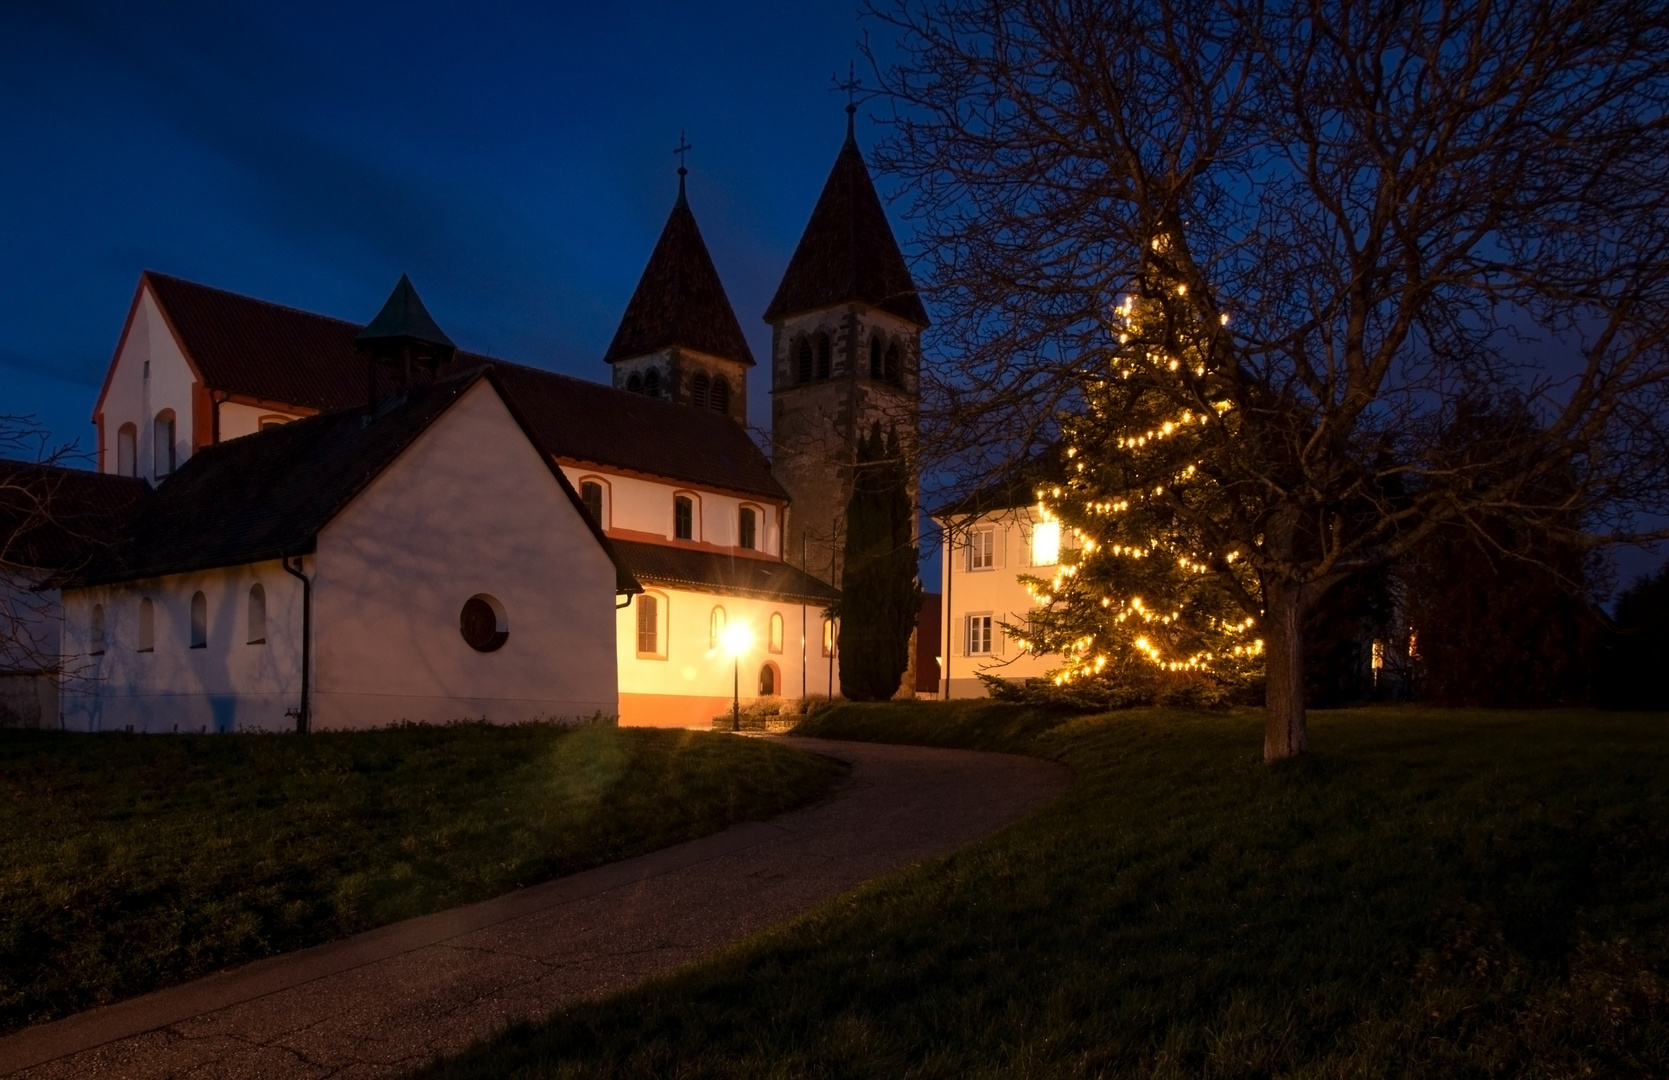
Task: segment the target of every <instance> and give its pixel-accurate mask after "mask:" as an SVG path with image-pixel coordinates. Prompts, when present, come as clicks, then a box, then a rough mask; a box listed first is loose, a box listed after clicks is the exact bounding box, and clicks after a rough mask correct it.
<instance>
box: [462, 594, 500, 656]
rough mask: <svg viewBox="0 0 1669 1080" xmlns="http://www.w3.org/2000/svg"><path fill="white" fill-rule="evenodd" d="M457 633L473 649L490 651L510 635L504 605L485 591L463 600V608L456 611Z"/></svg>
mask: <svg viewBox="0 0 1669 1080" xmlns="http://www.w3.org/2000/svg"><path fill="white" fill-rule="evenodd" d="M458 633H460V634H462V635H463V636H464V641H466V642H467V643H468V644H469V647H470V648H472V649H474V650H475V651H477V652H492V651H493V650H494V649H496V648H498V647H499V646H500V645H503V644H504V643H505V641H506V640H508V639H509V637H510V628H509V625H508V624H507V623H506V622H505V621H504V605H503V604H500V603H499V602H498V601H497V600H495V599H493V598H492V597H490V596H488V595H486V594H485V593H477V594H476V595H474V596H472V597H470V598H469V599H468V600H465V601H464V610H463V611H461V612H459V613H458Z"/></svg>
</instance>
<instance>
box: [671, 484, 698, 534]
mask: <svg viewBox="0 0 1669 1080" xmlns="http://www.w3.org/2000/svg"><path fill="white" fill-rule="evenodd" d="M672 535H673V537H674V538H676V539H678V540H694V539H695V503H694V502H693V501H692V500H691V499H690V497H689V496H688V495H677V496H674V497H673V500H672Z"/></svg>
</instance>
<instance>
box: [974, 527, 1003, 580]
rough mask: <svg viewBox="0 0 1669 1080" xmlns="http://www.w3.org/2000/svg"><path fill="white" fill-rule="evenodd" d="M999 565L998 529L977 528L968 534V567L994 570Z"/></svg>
mask: <svg viewBox="0 0 1669 1080" xmlns="http://www.w3.org/2000/svg"><path fill="white" fill-rule="evenodd" d="M996 565H997V530H996V529H994V528H986V529H975V530H974V531H973V532H972V533H970V534H969V536H968V569H969V570H993V569H995V568H996Z"/></svg>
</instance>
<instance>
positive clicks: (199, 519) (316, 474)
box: [78, 368, 638, 592]
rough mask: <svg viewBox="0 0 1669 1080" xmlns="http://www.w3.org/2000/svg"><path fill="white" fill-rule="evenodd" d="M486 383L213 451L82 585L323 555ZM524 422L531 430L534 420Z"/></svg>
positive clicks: (463, 384) (444, 388) (313, 420)
mask: <svg viewBox="0 0 1669 1080" xmlns="http://www.w3.org/2000/svg"><path fill="white" fill-rule="evenodd" d="M483 379H486V380H488V381H490V382H492V383H493V385H494V386H495V388H496V387H497V386H498V383H497V380H496V379H495V378H494V377H493V375H492V372H491V371H490V369H487V368H477V369H476V370H474V371H469V372H464V373H462V374H458V375H454V376H452V377H450V378H446V379H442V380H440V381H438V382H435V383H433V384H431V385H429V386H425V387H420V388H418V389H416V390H413V391H411V392H410V393H408V394H405V395H401V396H391V397H389V398H385V399H384V400H383V401H381V402H379V403H378V404H377V405H376V406H374V407H372V406H360V407H359V408H355V409H343V410H339V411H335V412H328V413H323V414H321V415H319V416H313V417H308V418H307V419H305V420H297V421H294V422H292V423H288V424H282V425H279V426H277V427H271V428H267V429H266V430H264V431H260V432H258V433H256V434H254V435H247V436H244V437H243V438H241V439H233V440H231V441H230V442H224V443H219V444H217V445H215V446H209V447H204V448H203V449H202V450H199V451H198V452H197V453H196V454H194V455H192V457H191V458H190V460H188V461H187V462H186V463H185V464H184V465H182V466H181V467H180V468H179V470H178V471H177V472H175V473H174V474H173V475H172V476H169V477H168V478H167V479H166V480H164V481H163V482H162V483H161V484H160V485H158V487H157V489H156V490H155V492H154V493H152V495H151V496H150V497H149V498H148V499H147V500H145V504H144V506H143V507H142V509H141V510H140V512H139V513H138V514H137V515H136V516H135V517H134V518H133V520H132V522H131V525H130V527H129V530H128V532H129V535H128V537H127V538H126V540H125V541H124V542H123V543H120V544H117V545H115V546H113V547H111V548H108V549H105V550H101V551H99V552H96V553H95V554H94V556H93V557H92V559H91V560H89V564H88V566H87V568H86V569H85V570H84V571H83V572H82V573H81V574H80V575H78V580H79V581H81V582H82V583H84V584H98V583H101V582H108V581H127V580H132V579H135V578H144V577H156V576H158V575H161V574H176V573H184V572H187V571H191V570H205V569H210V568H213V567H217V566H235V565H239V564H242V563H248V562H256V561H259V560H265V559H276V558H279V557H281V556H284V555H299V554H302V553H304V552H309V551H312V550H313V548H314V544H315V542H316V540H317V538H318V534H319V531H320V530H321V529H323V528H324V527H325V525H326V524H328V523H329V522H330V521H331V519H333V518H334V517H335V516H336V515H337V514H338V513H340V512H341V511H342V509H343V508H344V507H346V506H347V505H348V503H349V502H351V501H352V500H353V499H354V498H355V497H356V496H357V495H358V494H359V493H360V492H361V491H363V490H364V489H365V488H366V487H367V486H368V485H369V484H370V483H371V481H372V480H374V479H376V477H377V476H379V475H380V474H381V473H382V471H383V470H384V469H386V468H387V467H388V466H389V465H390V464H391V463H392V462H393V461H394V460H395V459H396V458H397V457H399V455H400V453H401V452H402V451H404V450H405V449H406V448H407V447H408V446H410V445H411V444H412V443H413V442H415V441H416V440H417V439H418V437H419V436H421V435H422V434H423V432H424V431H426V430H428V428H429V426H430V425H431V424H433V423H434V422H435V420H436V419H438V418H439V417H440V416H441V415H442V414H443V413H445V412H446V410H447V409H449V408H450V407H451V406H452V404H453V402H455V401H457V400H458V399H459V398H460V397H462V396H463V394H464V393H465V392H466V391H468V390H469V389H470V388H471V387H472V386H474V385H476V383H478V382H480V381H481V380H483ZM501 396H504V395H502V394H501ZM506 403H507V404H508V405H509V406H510V408H511V411H512V413H515V412H516V411H517V410H516V408H515V404H514V402H511V401H509V400H508V399H507V400H506ZM517 419H518V421H519V422H521V423H522V424H523V426H524V428H525V427H526V421H525V418H523V417H521V416H520V415H518V416H517ZM551 471H552V473H553V474H554V475H555V476H556V477H557V480H558V481H559V482H560V483H561V485H562V487H563V490H564V491H565V492H566V493H567V495H568V498H569V500H570V501H571V502H572V503H573V505H574V507H575V508H576V509H577V510H579V511H580V512H581V514H582V517H583V520H585V521H586V523H587V524H588V525H589V526H590V528H591V531H592V534H593V535H594V536H595V537H596V538H597V542H598V543H599V544H600V545H601V546H602V547H603V550H605V551H607V552H608V553H609V556H610V558H612V559H613V560H614V563H615V568H616V581H617V587H618V588H619V589H620V590H622V591H628V592H636V591H638V587H637V584H636V582H635V581H634V580H633V579H632V576H631V573H630V571H628V570H627V569H626V568H625V566H624V564H623V563H622V562H621V560H620V559H619V557H618V555H616V553H615V552H614V550H613V547H612V545H611V544H610V543H609V541H608V540H607V539H606V538H605V537H604V536H603V534H602V533H601V532H600V531H599V530H598V529H597V527H596V525H595V524H594V523H592V522H591V517H590V515H589V514H587V513H585V510H584V504H582V503H581V502H580V500H579V496H578V495H577V494H576V493H575V492H574V490H573V488H572V487H571V486H570V485H569V484H568V482H567V480H566V479H565V478H563V476H562V474H561V472H560V470H558V469H556V468H555V467H554V466H551Z"/></svg>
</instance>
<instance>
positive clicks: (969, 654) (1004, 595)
mask: <svg viewBox="0 0 1669 1080" xmlns="http://www.w3.org/2000/svg"><path fill="white" fill-rule="evenodd" d="M941 524H943V522H941ZM982 532H989V534H990V537H991V540H990V547H989V548H988V549H986V548H981V549H980V550H981V553H982V554H983V552H984V551H985V550H989V551H990V561H991V563H992V564H993V565H991V566H990V567H984V566H974V565H972V563H973V562H974V561H976V560H971V559H970V558H969V552H970V547H971V546H972V545H973V544H974V543H975V540H974V537H975V536H977V535H978V534H979V533H982ZM941 543H942V545H943V547H942V554H943V558H942V560H941V561H942V564H943V568H942V569H941V571H940V578H939V581H940V592H941V594H942V595H943V596H944V597H945V599H944V601H943V608H942V609H943V611H944V613H945V615H944V618H945V625H944V627H943V628H942V629H941V634H942V635H943V636H942V637H941V640H942V641H943V642H944V643H945V646H944V647H945V649H946V653H945V656H944V659H943V661H942V663H941V667H940V670H941V671H944V670H947V669H948V686H949V694H950V696H951V697H953V698H966V697H985V696H987V695H986V689H985V684H984V683H983V682H981V681H980V679H979V673H980V672H983V673H985V674H988V675H995V676H998V677H1000V678H1005V679H1029V678H1037V677H1040V676H1042V675H1044V674H1047V673H1048V672H1049V671H1051V670H1053V669H1055V668H1057V667H1059V666H1060V657H1058V656H1049V655H1045V656H1035V655H1033V654H1032V653H1030V652H1028V651H1026V650H1025V649H1022V648H1021V647H1020V646H1019V645H1018V644H1017V643H1016V642H1014V641H1012V640H1011V639H1010V638H1009V636H1008V635H1007V634H1005V633H1003V631H1002V628H1001V627H1000V626H999V625H998V624H999V623H1004V622H1006V623H1009V624H1010V625H1014V626H1023V625H1025V622H1026V619H1027V615H1028V613H1029V612H1030V611H1031V610H1032V608H1033V607H1034V604H1033V602H1032V598H1031V594H1030V593H1028V592H1027V591H1026V587H1025V586H1024V585H1022V584H1021V583H1020V575H1022V574H1029V575H1033V576H1037V577H1045V578H1046V577H1049V576H1050V575H1051V574H1053V573H1054V568H1055V566H1056V565H1058V563H1059V557H1058V555H1056V556H1055V558H1053V559H1052V560H1050V561H1047V562H1038V561H1037V559H1038V556H1039V555H1040V554H1041V555H1042V556H1043V557H1044V558H1048V548H1049V545H1048V544H1047V543H1045V544H1043V545H1042V546H1041V548H1040V547H1039V545H1038V543H1037V520H1036V516H1035V514H1034V512H1033V511H1032V510H1030V509H1019V510H1005V511H1002V512H1000V513H993V514H986V515H984V516H983V517H981V518H979V519H978V520H977V521H974V522H971V523H970V522H967V521H958V522H957V524H956V544H955V547H954V549H953V548H952V547H951V546H950V544H949V541H948V539H947V540H945V541H942V542H941ZM1057 550H1058V545H1057ZM977 561H981V562H983V561H984V560H983V559H980V560H977ZM987 617H989V618H990V620H991V625H990V644H989V651H982V650H984V648H985V645H986V642H985V635H984V633H983V625H981V627H980V631H981V632H980V634H979V638H980V640H979V641H978V642H977V643H975V642H973V641H971V640H970V638H971V635H970V633H969V620H970V619H975V618H977V619H984V618H987ZM943 692H944V687H943V685H942V686H941V693H943Z"/></svg>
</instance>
